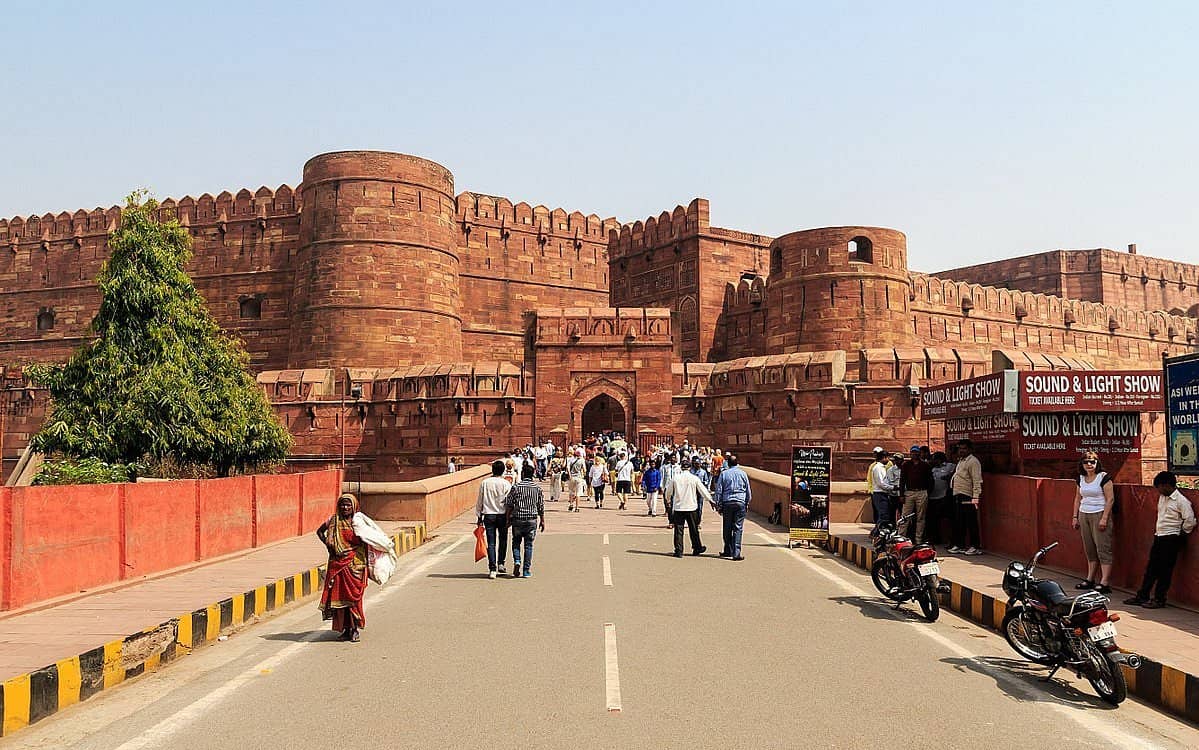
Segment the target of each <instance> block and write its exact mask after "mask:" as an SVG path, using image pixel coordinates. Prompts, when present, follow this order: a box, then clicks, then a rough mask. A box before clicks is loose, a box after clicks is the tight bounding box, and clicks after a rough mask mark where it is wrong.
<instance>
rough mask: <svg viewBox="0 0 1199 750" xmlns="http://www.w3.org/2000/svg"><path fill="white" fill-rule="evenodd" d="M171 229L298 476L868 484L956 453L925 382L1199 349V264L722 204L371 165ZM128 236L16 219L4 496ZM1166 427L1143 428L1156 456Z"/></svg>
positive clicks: (308, 176)
mask: <svg viewBox="0 0 1199 750" xmlns="http://www.w3.org/2000/svg"><path fill="white" fill-rule="evenodd" d="M159 211H160V214H161V218H163V219H177V220H178V221H179V222H180V223H181V224H182V225H183V226H185V227H186V228H187V229H188V231H189V232H190V233H191V236H192V240H193V245H194V257H193V259H192V261H191V264H190V266H189V269H188V270H189V272H190V273H191V275H192V278H193V279H194V280H195V282H196V285H197V287H198V288H199V290H200V291H201V293H202V294H203V295H204V297H205V298H206V299H207V301H208V305H209V308H210V309H211V310H212V313H213V314H214V315H215V316H216V319H217V320H218V321H219V322H220V324H221V325H222V326H224V327H225V328H226V329H227V330H229V331H232V332H235V333H236V334H237V335H238V336H240V337H241V339H242V341H243V342H244V343H245V346H246V349H247V350H248V351H249V353H250V359H251V365H252V367H253V370H254V372H255V374H256V375H257V378H258V381H259V383H261V385H262V387H263V388H264V389H265V390H266V392H267V394H268V396H269V397H270V399H271V401H272V402H273V403H274V405H275V407H276V409H277V410H278V413H279V415H280V417H281V419H282V420H283V422H284V423H285V424H286V425H287V427H288V428H289V429H290V431H291V433H292V434H293V435H294V436H295V440H296V443H295V450H294V455H293V456H292V458H291V460H290V461H289V466H290V467H291V468H293V469H301V468H315V467H322V466H328V465H337V464H339V463H340V462H341V460H342V455H343V451H344V455H345V463H346V466H347V470H348V473H349V476H350V477H351V478H354V477H358V478H361V479H412V478H418V477H423V476H428V475H430V474H434V473H438V472H441V471H443V470H444V466H445V462H446V459H447V457H448V456H451V455H453V456H462V457H463V458H465V459H466V460H467V461H468V462H473V461H483V460H489V459H491V458H492V457H494V456H495V455H497V453H499V452H500V451H501V450H503V449H507V448H510V447H513V446H517V445H524V444H526V443H529V442H533V441H535V440H539V439H551V440H554V441H555V442H557V443H559V444H565V443H566V442H568V441H574V440H578V439H580V438H581V437H583V436H585V435H587V434H589V433H591V432H595V431H599V430H607V429H612V430H620V431H622V432H624V433H626V434H628V435H629V436H631V438H632V439H634V440H637V441H638V442H640V443H641V444H643V445H649V444H653V443H655V442H658V441H662V440H669V439H673V440H676V441H678V442H681V441H682V439H683V438H684V437H688V438H690V439H691V440H692V441H693V442H699V443H707V444H713V445H718V446H722V447H727V448H732V449H734V450H736V451H738V452H739V453H740V454H741V455H742V457H743V461H744V462H746V463H749V464H754V465H759V466H763V467H765V468H772V469H781V468H782V467H783V466H784V465H785V464H786V461H787V459H788V457H789V455H790V448H791V446H792V445H793V444H796V443H820V444H832V445H834V446H835V448H836V449H837V452H838V456H840V457H842V459H841V460H839V461H838V464H837V466H836V468H835V472H836V474H837V475H838V476H842V477H846V478H848V477H857V476H860V472H861V469H862V468H863V466H864V461H865V460H866V456H867V453H868V451H869V449H870V448H872V447H873V446H874V445H876V444H883V445H886V446H894V447H899V446H906V445H910V444H911V443H914V442H921V443H926V442H932V443H934V444H936V443H937V441H938V440H939V438H940V435H939V432H938V431H939V430H940V426H939V425H938V424H937V423H933V422H926V421H921V420H919V419H918V416H919V415H918V409H917V406H916V402H917V399H916V397H915V394H917V393H918V392H919V389H920V388H921V387H925V386H927V385H929V384H933V383H942V382H946V381H952V380H958V379H963V378H969V377H972V376H975V375H980V374H985V373H988V372H991V371H993V370H994V369H1003V368H1011V367H1015V368H1018V369H1036V370H1042V369H1043V370H1078V369H1091V368H1114V369H1134V368H1156V367H1160V359H1161V356H1162V354H1163V352H1168V353H1170V354H1181V353H1185V352H1190V351H1196V348H1197V347H1196V344H1197V342H1196V336H1197V331H1196V322H1197V321H1196V316H1197V315H1199V266H1196V265H1191V264H1186V263H1178V262H1174V261H1170V260H1162V259H1157V258H1151V257H1146V256H1144V255H1140V254H1138V253H1137V252H1136V248H1135V246H1129V248H1128V250H1127V251H1126V252H1125V251H1119V252H1117V251H1113V250H1107V249H1088V250H1053V251H1048V252H1042V253H1037V254H1034V255H1025V256H1021V257H1016V258H1012V259H1009V260H1003V261H998V262H994V263H986V264H981V265H974V266H969V267H963V268H957V269H953V270H948V271H943V272H940V273H933V274H925V273H917V272H913V271H910V270H909V269H908V258H907V241H906V238H905V236H904V234H903V233H902V232H899V231H897V230H894V229H884V228H879V227H860V226H859V227H824V228H819V229H807V230H802V231H797V232H792V233H789V234H785V235H782V236H780V237H767V236H764V235H760V234H754V233H752V232H744V231H735V230H731V229H723V228H720V227H715V226H712V225H711V223H710V221H709V207H708V201H706V200H704V199H702V198H697V199H695V200H692V201H691V202H690V203H688V204H687V205H686V206H677V207H674V208H673V209H671V210H667V211H663V212H661V213H660V214H658V215H656V216H651V217H649V218H648V219H644V220H639V221H634V222H632V223H625V222H620V221H617V220H616V219H611V218H609V219H602V218H600V217H599V216H596V215H594V214H584V213H582V212H579V211H567V210H564V209H561V208H554V209H549V208H546V207H544V206H530V205H528V204H527V203H523V202H513V201H512V200H510V199H508V198H502V197H498V196H493V195H484V194H481V193H473V192H461V193H456V192H455V186H454V179H453V175H452V174H451V173H450V171H449V170H448V169H446V168H445V167H443V166H441V165H439V164H436V163H434V162H432V161H428V160H426V159H422V158H417V157H414V156H407V155H402V154H394V153H383V152H372V151H347V152H337V153H329V154H322V155H320V156H317V157H315V158H313V159H311V160H310V161H308V163H307V164H305V165H304V168H303V175H302V181H301V183H300V185H299V187H298V188H296V189H292V188H290V187H288V186H286V185H284V186H282V187H279V188H276V189H269V188H265V187H263V188H259V189H258V190H257V191H254V192H251V191H249V190H241V191H239V192H237V193H236V194H233V193H229V192H222V193H220V194H219V195H216V196H215V197H214V196H212V195H210V194H207V193H205V194H204V195H201V196H200V197H198V198H192V197H185V198H181V199H166V200H164V201H162V203H161V206H160V209H159ZM119 214H120V209H119V208H110V209H94V210H91V211H86V210H80V211H76V212H74V213H60V214H57V215H55V214H45V215H44V216H30V217H28V218H23V217H18V218H13V219H8V220H0V300H2V301H3V302H2V304H0V365H2V366H3V367H2V369H0V374H2V378H3V380H2V385H3V389H2V393H0V395H2V397H3V413H4V415H5V420H4V425H3V430H2V432H3V459H4V470H5V473H6V474H7V473H8V472H9V471H11V470H12V468H13V466H14V464H15V462H16V460H17V458H18V456H19V455H20V453H21V451H22V450H23V449H24V446H25V445H26V443H27V441H28V438H29V436H30V433H31V431H33V430H36V429H37V427H38V426H39V425H40V423H41V420H42V418H43V416H44V413H45V394H44V392H42V391H40V390H39V389H37V388H35V387H33V386H32V384H30V383H29V382H27V380H26V378H25V376H24V369H23V368H24V366H25V365H26V364H28V363H30V362H35V361H62V360H64V359H65V358H66V357H68V356H69V355H70V353H71V352H72V351H73V350H74V349H75V348H76V347H78V346H79V345H80V344H81V343H83V342H85V341H86V340H87V337H88V324H89V322H90V320H91V318H92V316H93V315H94V314H95V312H96V309H97V306H98V304H99V294H98V292H97V289H96V287H95V283H94V280H95V277H96V274H97V273H98V271H99V270H100V266H101V264H102V263H103V262H104V260H105V258H106V257H107V256H108V246H107V236H108V233H109V232H111V231H112V230H113V228H114V227H115V226H116V223H117V221H118V218H119ZM963 250H964V252H963V253H962V257H968V256H969V252H968V248H963ZM1145 419H1146V420H1150V419H1152V418H1151V417H1145ZM1160 432H1161V429H1160V425H1158V426H1157V427H1155V426H1154V425H1151V424H1148V423H1147V424H1146V426H1145V435H1146V437H1145V447H1144V452H1145V454H1146V456H1147V457H1149V456H1151V455H1152V454H1153V453H1154V452H1155V451H1156V453H1157V454H1159V455H1160V454H1161V452H1162V448H1161V445H1160ZM1155 435H1156V436H1158V437H1154V436H1155Z"/></svg>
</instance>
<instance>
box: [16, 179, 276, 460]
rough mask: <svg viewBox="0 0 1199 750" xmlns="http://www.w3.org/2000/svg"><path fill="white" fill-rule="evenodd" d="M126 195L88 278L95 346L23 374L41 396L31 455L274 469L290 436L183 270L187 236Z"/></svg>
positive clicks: (138, 197)
mask: <svg viewBox="0 0 1199 750" xmlns="http://www.w3.org/2000/svg"><path fill="white" fill-rule="evenodd" d="M156 214H157V204H156V203H155V202H154V201H153V200H152V199H146V198H145V195H144V194H143V193H141V192H138V193H134V194H133V195H131V196H130V197H129V199H128V201H127V206H126V208H125V210H124V211H123V212H122V213H121V221H120V225H119V226H118V227H117V229H116V230H115V231H114V232H113V233H112V234H111V235H110V236H109V247H110V249H111V252H112V254H111V257H110V258H109V260H108V261H107V262H106V263H105V264H104V266H103V268H102V269H101V270H100V275H99V277H98V278H97V282H98V285H99V287H100V294H101V295H102V300H101V303H100V310H99V312H98V313H97V314H96V317H95V318H94V319H93V320H92V324H91V325H92V332H93V333H94V334H95V336H96V339H95V340H94V341H92V342H90V343H88V344H85V345H84V346H82V347H80V348H79V349H78V350H77V351H76V352H75V353H74V355H73V356H72V357H71V359H70V360H69V361H68V362H67V363H66V364H65V365H39V366H35V367H32V368H30V373H31V375H32V377H33V379H34V381H35V382H37V383H38V384H40V385H43V386H45V387H46V388H48V389H49V391H50V396H51V399H52V403H51V408H50V413H49V415H48V417H47V419H46V423H45V424H44V425H43V426H42V429H41V430H40V431H39V432H38V433H37V434H36V435H35V436H34V437H33V438H32V441H31V442H32V445H33V448H34V449H35V450H38V451H41V452H43V453H46V454H50V455H61V456H66V457H71V458H95V459H98V460H100V461H104V462H108V463H113V464H136V463H137V462H139V461H150V462H159V463H161V462H164V461H168V462H172V463H174V464H177V465H179V466H184V467H188V466H211V467H212V468H213V469H214V470H215V471H216V473H217V474H218V475H219V476H227V475H228V474H229V473H230V472H231V471H233V470H235V469H236V470H239V471H245V470H247V469H251V468H257V467H262V466H266V465H270V464H273V463H277V462H279V461H282V460H283V459H284V458H285V457H286V455H287V451H288V449H289V448H290V447H291V435H290V434H289V433H288V432H287V430H286V429H285V428H284V427H283V426H282V425H281V424H279V421H278V419H277V418H276V417H275V414H274V412H273V410H272V409H271V406H270V404H269V403H268V402H267V400H266V397H265V395H264V394H263V392H262V390H261V389H260V388H259V386H258V384H257V383H255V382H254V379H253V378H252V377H251V376H250V374H249V372H248V370H247V364H248V362H249V358H248V356H247V355H246V353H245V350H244V349H243V348H242V346H241V344H240V342H238V341H237V340H236V339H235V338H233V337H231V336H229V335H227V334H225V333H224V332H222V331H221V329H220V327H219V326H218V325H217V323H216V321H215V320H214V319H213V317H212V316H211V315H210V314H209V312H208V309H207V307H206V306H205V303H204V299H203V297H201V296H200V294H199V292H197V291H196V288H195V286H194V285H193V284H192V280H191V278H190V277H189V276H188V275H187V272H186V271H185V270H184V269H185V266H186V264H187V262H188V260H189V259H190V258H191V239H190V237H189V236H188V232H187V230H186V229H185V228H183V227H181V226H180V225H179V223H178V222H177V221H175V220H171V221H168V222H160V221H159V220H158V219H157V216H156Z"/></svg>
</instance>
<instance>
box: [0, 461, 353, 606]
mask: <svg viewBox="0 0 1199 750" xmlns="http://www.w3.org/2000/svg"><path fill="white" fill-rule="evenodd" d="M340 486H341V472H340V471H337V470H333V471H323V472H314V473H310V474H293V475H283V476H266V475H264V476H259V477H234V478H230V479H213V480H203V481H199V482H197V481H192V480H181V481H171V482H147V483H142V484H107V485H77V486H65V487H17V488H11V489H10V488H0V609H14V608H18V607H24V606H27V605H29V604H32V603H34V602H38V601H41V600H44V599H50V598H53V597H57V596H64V595H67V594H73V593H75V592H78V591H81V590H84V589H89V588H94V587H96V586H102V585H105V584H109V583H115V582H117V581H120V580H124V579H127V578H136V577H139V576H145V575H149V574H151V573H157V572H160V571H163V570H168V569H170V568H176V567H179V566H181V565H186V564H188V563H192V562H195V561H197V560H201V559H205V558H210V557H214V556H217V555H223V554H228V553H230V552H237V551H240V550H245V549H250V548H251V547H254V546H258V545H261V544H267V543H269V542H272V541H277V540H279V539H284V538H287V537H289V536H293V535H295V534H297V533H298V532H299V531H300V527H301V524H300V512H301V508H302V507H303V506H305V505H306V506H309V507H310V511H309V512H308V514H309V515H310V516H311V520H310V521H308V520H306V521H305V526H306V527H310V528H316V526H318V525H319V524H320V523H321V521H323V520H324V519H325V518H327V517H328V516H329V514H330V513H332V508H333V507H334V500H335V499H336V497H337V493H338V490H339V488H340ZM301 489H302V492H301ZM318 508H319V512H318V510H317V509H318ZM310 528H305V529H304V531H308V530H310ZM255 536H257V539H255Z"/></svg>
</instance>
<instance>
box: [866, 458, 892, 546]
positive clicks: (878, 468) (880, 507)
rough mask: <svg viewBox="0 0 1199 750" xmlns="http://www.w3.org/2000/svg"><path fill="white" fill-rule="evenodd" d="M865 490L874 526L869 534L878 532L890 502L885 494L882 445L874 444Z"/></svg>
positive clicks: (885, 460)
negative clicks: (868, 498) (872, 458)
mask: <svg viewBox="0 0 1199 750" xmlns="http://www.w3.org/2000/svg"><path fill="white" fill-rule="evenodd" d="M866 491H867V492H869V493H870V509H871V511H873V513H874V528H873V529H872V530H871V531H870V535H871V536H875V535H877V534H878V525H879V523H880V522H882V520H883V519H884V518H886V517H887V512H888V506H889V504H890V502H891V499H890V497H891V496H890V495H888V494H887V452H886V451H884V450H883V448H882V446H881V445H880V446H875V448H874V461H873V462H872V463H871V464H870V468H869V469H867V470H866Z"/></svg>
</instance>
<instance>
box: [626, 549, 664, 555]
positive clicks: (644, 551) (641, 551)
mask: <svg viewBox="0 0 1199 750" xmlns="http://www.w3.org/2000/svg"><path fill="white" fill-rule="evenodd" d="M625 552H627V553H629V554H630V555H658V556H659V557H673V556H674V552H659V551H658V550H655V549H627V550H625Z"/></svg>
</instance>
